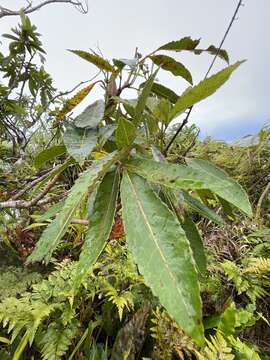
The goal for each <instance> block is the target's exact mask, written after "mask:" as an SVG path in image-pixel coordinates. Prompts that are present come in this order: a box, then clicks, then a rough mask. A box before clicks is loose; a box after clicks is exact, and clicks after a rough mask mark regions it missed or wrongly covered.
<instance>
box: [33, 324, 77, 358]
mask: <svg viewBox="0 0 270 360" xmlns="http://www.w3.org/2000/svg"><path fill="white" fill-rule="evenodd" d="M78 324H79V323H78V322H77V321H73V322H71V323H69V324H68V325H67V326H63V325H62V324H61V323H56V322H53V323H51V324H50V325H49V327H48V328H47V329H46V330H44V331H43V332H42V333H41V334H40V338H41V340H40V341H38V343H39V346H40V347H41V354H42V359H44V360H59V359H61V358H62V356H63V355H65V353H66V352H67V350H68V348H69V346H70V345H71V342H72V340H73V339H74V337H75V336H76V334H77V333H78V328H79V326H78Z"/></svg>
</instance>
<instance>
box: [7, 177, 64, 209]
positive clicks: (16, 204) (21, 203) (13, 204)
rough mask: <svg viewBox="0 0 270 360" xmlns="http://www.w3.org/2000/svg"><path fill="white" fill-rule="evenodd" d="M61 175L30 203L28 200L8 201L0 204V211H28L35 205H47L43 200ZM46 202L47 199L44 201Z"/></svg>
mask: <svg viewBox="0 0 270 360" xmlns="http://www.w3.org/2000/svg"><path fill="white" fill-rule="evenodd" d="M59 176H60V174H58V175H56V176H55V177H54V178H53V179H52V180H51V181H50V182H48V184H47V185H46V186H45V188H44V189H43V190H42V191H41V193H40V194H39V195H37V196H36V197H35V198H34V199H32V200H30V201H26V200H7V201H2V202H0V209H4V208H14V209H28V208H30V207H32V206H35V205H39V206H41V205H45V203H47V202H45V203H44V201H42V199H43V198H44V197H45V195H47V193H48V192H49V191H50V189H51V188H52V187H53V186H54V185H55V183H56V181H57V180H58V178H59ZM44 200H45V199H44Z"/></svg>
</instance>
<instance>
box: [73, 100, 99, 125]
mask: <svg viewBox="0 0 270 360" xmlns="http://www.w3.org/2000/svg"><path fill="white" fill-rule="evenodd" d="M104 111H105V103H104V101H103V100H97V101H95V102H93V103H92V104H91V105H89V106H87V108H86V109H85V110H84V111H83V112H82V113H81V114H80V115H78V116H77V117H76V118H75V119H74V124H75V126H77V127H79V128H83V129H85V128H87V129H95V128H96V127H97V126H98V124H99V123H100V122H101V120H102V119H103V116H104Z"/></svg>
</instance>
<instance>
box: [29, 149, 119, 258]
mask: <svg viewBox="0 0 270 360" xmlns="http://www.w3.org/2000/svg"><path fill="white" fill-rule="evenodd" d="M117 156H118V153H117V152H114V153H111V154H109V155H107V156H105V157H103V158H102V159H101V160H99V161H96V162H95V163H94V164H92V166H91V167H90V169H88V170H86V171H85V172H84V173H83V174H82V175H81V176H80V177H79V178H78V179H77V180H76V182H75V184H74V186H73V187H72V189H71V190H70V193H69V195H68V197H67V199H66V200H65V203H64V205H63V208H62V211H61V212H60V213H59V214H58V215H57V217H56V218H55V219H54V220H53V221H52V222H51V223H50V225H48V227H47V228H46V230H45V231H44V232H43V234H42V236H41V238H40V239H39V241H38V243H37V246H36V248H35V250H34V251H33V252H32V254H31V255H30V256H29V257H28V260H27V262H28V263H30V262H35V261H42V260H44V262H45V263H48V262H49V261H50V259H51V256H52V253H53V251H54V250H55V249H56V248H57V246H58V245H59V243H60V241H61V239H62V237H63V236H64V234H65V232H66V230H67V228H68V225H69V224H70V222H71V219H72V217H73V216H74V213H75V211H76V209H77V208H78V207H79V206H80V204H81V202H82V200H83V199H84V198H85V196H86V195H87V194H88V193H89V191H90V190H91V189H93V188H94V187H95V185H96V184H97V182H98V180H99V179H100V177H102V176H103V175H104V174H105V173H106V172H107V170H108V169H109V168H110V167H111V165H112V164H113V163H114V161H115V159H117Z"/></svg>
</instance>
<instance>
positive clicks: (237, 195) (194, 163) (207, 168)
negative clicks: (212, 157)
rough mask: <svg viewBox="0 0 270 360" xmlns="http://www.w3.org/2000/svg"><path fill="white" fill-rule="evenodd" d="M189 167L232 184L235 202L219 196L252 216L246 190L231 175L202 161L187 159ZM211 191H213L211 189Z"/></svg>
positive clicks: (232, 195)
mask: <svg viewBox="0 0 270 360" xmlns="http://www.w3.org/2000/svg"><path fill="white" fill-rule="evenodd" d="M186 161H187V164H188V166H190V167H191V168H193V169H196V170H199V171H200V172H201V173H202V174H204V173H205V174H207V175H211V176H213V177H215V178H216V179H219V180H221V181H223V180H225V181H226V182H229V183H230V184H231V191H232V194H231V197H233V198H234V202H232V201H230V200H229V199H228V198H225V197H223V196H221V195H220V194H217V195H219V196H220V197H221V198H223V199H224V200H226V201H228V202H229V203H231V204H233V205H235V206H236V207H238V208H239V209H241V210H242V211H244V212H245V213H246V214H247V215H248V216H250V217H251V216H252V208H251V205H250V202H249V199H248V195H247V193H246V192H245V190H244V189H243V188H242V186H241V185H240V184H238V183H237V182H236V181H235V180H233V179H231V178H230V177H229V175H228V174H227V173H226V172H225V171H224V170H222V169H220V168H218V167H216V166H215V165H214V164H212V163H211V162H209V161H207V160H201V159H186ZM209 190H211V189H209ZM237 203H238V204H242V206H241V207H240V206H237V205H236V204H237Z"/></svg>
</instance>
